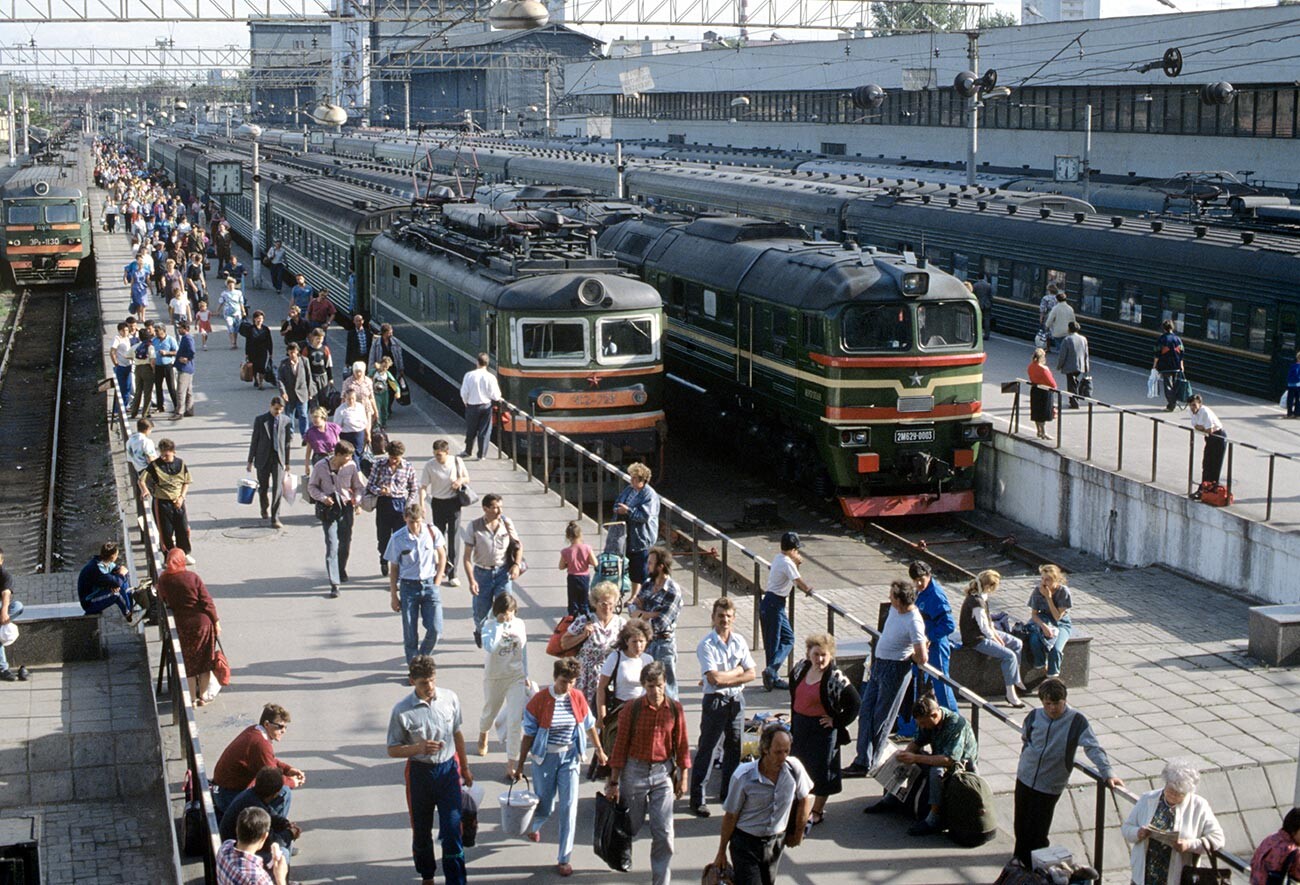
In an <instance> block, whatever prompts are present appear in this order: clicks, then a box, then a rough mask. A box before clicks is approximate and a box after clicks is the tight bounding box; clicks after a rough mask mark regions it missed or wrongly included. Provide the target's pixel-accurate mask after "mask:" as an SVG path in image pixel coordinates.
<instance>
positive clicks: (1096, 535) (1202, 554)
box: [976, 432, 1300, 635]
mask: <svg viewBox="0 0 1300 885" xmlns="http://www.w3.org/2000/svg"><path fill="white" fill-rule="evenodd" d="M978 463H979V466H978V470H977V483H978V485H977V492H976V494H977V501H978V503H979V506H980V507H981V508H982V509H985V510H988V511H991V512H994V513H998V514H1000V515H1002V516H1005V517H1007V518H1008V519H1013V520H1015V521H1016V522H1018V523H1020V524H1022V525H1025V526H1028V527H1029V528H1031V529H1033V530H1035V531H1038V532H1042V533H1043V534H1046V535H1049V536H1051V537H1053V538H1056V539H1057V540H1059V541H1061V542H1063V543H1067V544H1069V545H1070V546H1071V547H1075V548H1077V549H1079V550H1083V551H1084V552H1087V553H1091V554H1094V555H1097V556H1100V557H1102V558H1103V559H1105V560H1107V561H1108V562H1112V563H1115V564H1116V565H1120V566H1128V567H1138V566H1149V565H1164V566H1167V567H1169V568H1171V569H1174V570H1176V571H1179V572H1182V573H1184V574H1188V575H1191V576H1193V577H1195V578H1197V579H1199V580H1202V581H1206V582H1209V583H1211V584H1217V585H1219V586H1221V587H1223V588H1225V589H1228V590H1232V591H1234V592H1237V593H1242V594H1245V595H1248V596H1252V597H1256V598H1258V599H1261V600H1263V601H1266V602H1271V603H1300V583H1297V582H1296V580H1295V575H1296V574H1300V533H1295V532H1283V531H1279V530H1277V529H1276V528H1273V527H1271V526H1268V525H1265V524H1263V523H1259V522H1254V521H1252V520H1249V519H1245V518H1242V517H1240V516H1238V515H1236V514H1234V513H1233V512H1232V511H1231V510H1230V509H1218V508H1215V507H1208V506H1206V505H1204V504H1201V503H1199V502H1197V501H1192V500H1190V499H1188V498H1187V497H1185V496H1182V495H1178V494H1175V493H1173V492H1169V491H1166V490H1164V489H1159V488H1155V487H1153V486H1150V485H1148V484H1146V483H1142V482H1138V481H1136V480H1133V479H1129V478H1127V477H1124V476H1119V475H1117V474H1115V473H1112V472H1109V471H1106V470H1103V469H1101V468H1098V467H1095V466H1093V465H1091V464H1085V463H1083V462H1080V461H1074V460H1071V459H1069V458H1066V457H1063V456H1061V455H1059V454H1058V453H1057V452H1056V451H1055V450H1052V449H1048V448H1044V447H1043V446H1041V445H1037V444H1034V443H1031V442H1029V441H1028V440H1022V439H1019V438H1017V437H1015V436H1011V435H1009V434H1006V433H1002V432H998V433H996V434H995V436H994V441H993V444H992V445H985V446H983V447H982V449H981V452H980V460H979V462H978ZM1241 629H1242V633H1243V635H1244V634H1245V630H1246V625H1245V624H1244V623H1243V624H1242V625H1241Z"/></svg>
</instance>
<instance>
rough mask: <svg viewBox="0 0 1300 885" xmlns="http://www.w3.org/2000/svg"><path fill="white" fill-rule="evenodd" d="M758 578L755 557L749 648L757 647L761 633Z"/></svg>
mask: <svg viewBox="0 0 1300 885" xmlns="http://www.w3.org/2000/svg"><path fill="white" fill-rule="evenodd" d="M759 580H760V577H759V567H758V560H757V559H755V560H754V594H753V595H754V635H753V636H752V637H751V638H750V643H749V647H750V648H758V637H759V635H760V634H761V633H762V628H763V625H762V623H761V622H760V621H759V619H758V598H759V593H760V592H761V591H760V589H759ZM791 595H793V594H791ZM791 657H793V655H791Z"/></svg>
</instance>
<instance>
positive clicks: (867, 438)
mask: <svg viewBox="0 0 1300 885" xmlns="http://www.w3.org/2000/svg"><path fill="white" fill-rule="evenodd" d="M870 444H871V431H870V430H868V429H866V428H861V429H856V430H855V429H845V430H841V431H840V445H841V446H865V445H870Z"/></svg>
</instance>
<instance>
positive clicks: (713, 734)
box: [691, 692, 745, 808]
mask: <svg viewBox="0 0 1300 885" xmlns="http://www.w3.org/2000/svg"><path fill="white" fill-rule="evenodd" d="M744 725H745V697H744V695H737V696H736V697H734V698H733V697H727V696H725V695H721V694H718V693H716V692H714V693H712V694H706V695H705V696H704V703H703V706H702V708H701V710H700V741H699V743H698V744H696V750H695V761H694V762H692V763H691V807H692V808H694V807H695V806H697V805H703V804H704V787H705V783H706V781H708V779H709V775H710V774H712V773H713V751H714V750H715V749H717V746H718V741H719V740H721V741H722V787H721V788H720V790H719V791H718V801H719V802H726V801H727V787H728V786H730V784H731V776H732V775H733V774H735V773H736V769H737V768H738V767H739V766H740V742H741V731H742V730H743V728H744Z"/></svg>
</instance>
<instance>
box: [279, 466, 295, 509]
mask: <svg viewBox="0 0 1300 885" xmlns="http://www.w3.org/2000/svg"><path fill="white" fill-rule="evenodd" d="M280 488H281V491H282V492H283V493H284V503H286V504H293V499H294V498H295V497H297V495H298V474H296V473H290V472H289V471H287V470H286V471H285V473H284V478H283V479H281V480H280Z"/></svg>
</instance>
